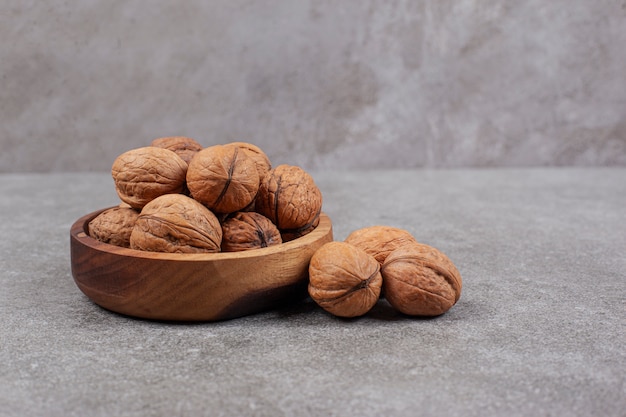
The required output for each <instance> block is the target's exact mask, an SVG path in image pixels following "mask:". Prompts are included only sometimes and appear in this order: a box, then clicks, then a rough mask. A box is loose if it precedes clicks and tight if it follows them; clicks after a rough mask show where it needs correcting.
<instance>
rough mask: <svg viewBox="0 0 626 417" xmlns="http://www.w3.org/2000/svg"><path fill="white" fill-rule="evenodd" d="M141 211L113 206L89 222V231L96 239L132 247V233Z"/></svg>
mask: <svg viewBox="0 0 626 417" xmlns="http://www.w3.org/2000/svg"><path fill="white" fill-rule="evenodd" d="M137 217H139V212H138V211H137V210H135V209H132V208H130V207H113V208H110V209H108V210H105V211H103V212H102V213H100V214H99V215H98V216H97V217H96V218H94V219H93V220H92V221H90V222H89V225H88V226H87V228H88V233H89V236H91V237H92V238H94V239H97V240H99V241H101V242H104V243H109V244H111V245H116V246H121V247H123V248H129V247H130V233H131V232H132V230H133V226H135V221H136V220H137Z"/></svg>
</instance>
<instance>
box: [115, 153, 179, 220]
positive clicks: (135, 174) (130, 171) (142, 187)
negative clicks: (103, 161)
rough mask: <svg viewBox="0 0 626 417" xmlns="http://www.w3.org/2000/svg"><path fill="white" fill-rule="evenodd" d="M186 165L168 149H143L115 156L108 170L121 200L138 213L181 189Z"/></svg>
mask: <svg viewBox="0 0 626 417" xmlns="http://www.w3.org/2000/svg"><path fill="white" fill-rule="evenodd" d="M186 174H187V163H186V162H185V161H183V160H182V158H181V157H180V156H178V155H177V154H176V153H175V152H173V151H170V150H169V149H163V148H157V147H154V146H146V147H143V148H137V149H132V150H130V151H127V152H124V153H123V154H121V155H120V156H118V157H117V158H116V159H115V161H114V162H113V166H112V167H111V175H112V176H113V182H114V183H115V190H116V191H117V194H118V195H119V197H120V199H121V200H122V201H123V202H125V203H128V204H129V205H130V206H131V207H133V208H136V209H141V208H142V207H143V206H145V205H146V204H147V203H149V202H150V201H152V200H154V199H155V198H157V197H159V196H161V195H164V194H172V193H180V192H182V191H183V189H184V185H185V176H186Z"/></svg>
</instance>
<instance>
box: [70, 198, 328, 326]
mask: <svg viewBox="0 0 626 417" xmlns="http://www.w3.org/2000/svg"><path fill="white" fill-rule="evenodd" d="M104 210H106V209H103V210H99V211H96V212H93V213H91V214H87V215H85V216H83V217H81V218H80V219H78V220H77V221H76V222H75V223H74V224H73V225H72V228H71V230H70V249H71V265H72V275H73V277H74V281H75V282H76V285H78V288H80V290H81V291H82V292H83V293H85V295H87V297H89V298H90V299H91V300H92V301H94V302H95V303H96V304H98V305H100V306H101V307H104V308H106V309H108V310H112V311H115V312H117V313H121V314H126V315H129V316H134V317H140V318H146V319H155V320H175V321H215V320H225V319H230V318H235V317H240V316H244V315H247V314H252V313H257V312H260V311H263V310H267V309H270V308H272V307H276V306H278V305H280V304H283V303H285V302H289V301H291V300H294V301H296V300H300V299H303V298H304V297H306V294H307V284H308V266H309V261H310V259H311V256H312V255H313V253H314V252H315V251H316V250H317V249H318V248H319V247H320V246H322V245H323V244H324V243H327V242H330V241H332V240H333V232H332V224H331V221H330V219H329V218H328V216H326V215H325V214H324V213H322V214H321V217H320V223H319V225H318V227H317V228H315V230H314V231H312V232H311V233H309V234H307V235H305V236H303V237H300V238H298V239H295V240H292V241H290V242H287V243H282V244H280V245H276V246H270V247H267V248H262V249H253V250H249V251H244V252H228V253H227V252H222V253H205V254H183V253H159V252H145V251H140V250H134V249H127V248H122V247H118V246H114V245H110V244H107V243H103V242H100V241H98V240H96V239H93V238H91V237H90V236H89V235H88V228H87V226H88V224H89V222H90V221H91V220H92V219H93V218H95V217H96V216H97V215H98V214H100V213H101V212H102V211H104Z"/></svg>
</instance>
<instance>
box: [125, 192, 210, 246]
mask: <svg viewBox="0 0 626 417" xmlns="http://www.w3.org/2000/svg"><path fill="white" fill-rule="evenodd" d="M221 243H222V227H221V225H220V223H219V221H218V219H217V217H216V216H215V214H213V213H212V212H211V211H210V210H209V209H207V208H206V207H205V206H203V205H202V204H200V203H199V202H197V201H195V200H194V199H192V198H190V197H187V196H185V195H183V194H167V195H163V196H161V197H158V198H156V199H154V200H152V201H151V202H150V203H148V204H146V206H145V207H144V208H143V210H141V213H140V214H139V217H138V218H137V221H136V222H135V226H134V227H133V231H132V233H131V235H130V247H131V248H133V249H139V250H146V251H152V252H178V253H200V252H219V251H220V246H221Z"/></svg>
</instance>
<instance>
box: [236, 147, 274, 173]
mask: <svg viewBox="0 0 626 417" xmlns="http://www.w3.org/2000/svg"><path fill="white" fill-rule="evenodd" d="M230 145H235V146H238V147H239V148H241V150H243V151H244V153H245V154H246V155H247V156H248V157H249V158H251V159H252V160H253V161H254V164H255V165H256V170H257V173H258V174H259V180H262V179H263V178H264V177H265V175H267V173H268V172H269V171H270V169H272V163H271V162H270V159H269V158H268V157H267V155H266V154H265V152H263V150H262V149H261V148H259V147H258V146H256V145H253V144H251V143H248V142H232V143H230Z"/></svg>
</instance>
